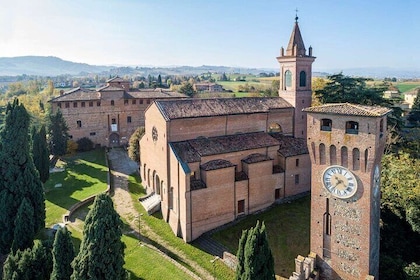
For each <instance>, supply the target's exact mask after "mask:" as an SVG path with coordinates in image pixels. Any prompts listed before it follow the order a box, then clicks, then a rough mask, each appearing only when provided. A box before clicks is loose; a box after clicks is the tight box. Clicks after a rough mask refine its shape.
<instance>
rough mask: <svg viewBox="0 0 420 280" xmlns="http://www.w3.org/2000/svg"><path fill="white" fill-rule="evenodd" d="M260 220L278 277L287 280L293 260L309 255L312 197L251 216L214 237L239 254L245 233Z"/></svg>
mask: <svg viewBox="0 0 420 280" xmlns="http://www.w3.org/2000/svg"><path fill="white" fill-rule="evenodd" d="M257 220H260V221H264V222H265V225H266V228H267V235H268V239H269V243H270V248H271V251H272V253H273V257H274V265H275V271H276V274H278V275H280V276H283V277H287V278H288V277H289V276H290V275H292V272H293V271H294V270H295V262H294V259H295V258H296V257H297V255H303V256H307V255H308V253H309V225H310V197H309V196H307V197H304V198H301V199H298V200H296V201H294V202H292V203H285V204H281V205H277V206H275V207H273V208H271V209H270V210H268V211H266V212H263V213H260V214H257V215H250V216H248V217H246V218H245V219H244V220H242V221H241V222H239V223H237V224H235V225H233V226H231V227H229V228H227V229H225V230H223V231H219V232H216V233H214V234H213V238H214V239H216V240H217V241H219V242H220V243H222V244H223V245H225V246H226V247H227V248H228V249H229V250H230V251H231V253H233V254H236V251H237V249H238V241H239V238H240V237H241V234H242V230H244V229H248V228H251V227H253V226H255V224H256V222H257Z"/></svg>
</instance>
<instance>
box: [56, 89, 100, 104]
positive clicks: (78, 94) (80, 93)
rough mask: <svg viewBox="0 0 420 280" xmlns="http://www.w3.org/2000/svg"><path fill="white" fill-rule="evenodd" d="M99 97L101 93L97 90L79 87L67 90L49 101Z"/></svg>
mask: <svg viewBox="0 0 420 280" xmlns="http://www.w3.org/2000/svg"><path fill="white" fill-rule="evenodd" d="M99 99H100V98H99V93H98V92H97V91H95V90H90V89H85V88H80V87H78V88H74V89H71V90H69V91H66V92H65V93H64V94H63V95H60V96H57V97H55V98H52V99H51V100H49V102H67V101H68V102H70V101H79V100H80V101H82V100H83V101H85V100H99Z"/></svg>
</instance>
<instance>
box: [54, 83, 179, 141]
mask: <svg viewBox="0 0 420 280" xmlns="http://www.w3.org/2000/svg"><path fill="white" fill-rule="evenodd" d="M185 97H186V96H185V95H183V94H180V93H177V92H172V91H170V90H165V89H144V90H136V91H132V90H130V83H129V81H125V80H123V79H121V78H119V77H116V78H112V79H109V80H108V81H107V84H106V85H105V86H103V87H101V88H99V89H97V90H91V89H85V88H80V87H78V88H75V89H72V90H70V91H67V92H64V93H61V94H60V96H58V97H55V98H53V99H51V100H50V101H49V102H50V103H51V110H52V113H55V112H57V110H60V111H61V113H62V114H63V117H64V119H65V120H66V123H67V126H68V128H69V132H68V133H69V135H70V138H71V139H73V140H74V141H77V140H78V139H81V138H83V137H87V138H89V139H91V140H92V141H93V143H95V144H97V145H101V146H105V147H116V146H120V145H126V144H127V143H128V140H129V138H130V136H131V135H132V134H133V132H134V131H135V130H136V129H137V128H138V127H139V126H144V111H145V110H146V108H147V107H148V106H149V105H150V104H151V103H153V101H154V100H158V99H174V98H175V99H178V98H185Z"/></svg>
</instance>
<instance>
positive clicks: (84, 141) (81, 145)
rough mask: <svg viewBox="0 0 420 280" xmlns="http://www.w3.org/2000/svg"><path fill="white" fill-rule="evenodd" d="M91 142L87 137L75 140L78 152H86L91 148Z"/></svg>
mask: <svg viewBox="0 0 420 280" xmlns="http://www.w3.org/2000/svg"><path fill="white" fill-rule="evenodd" d="M93 147H94V145H93V142H92V140H90V139H89V138H87V137H83V138H80V139H79V140H77V150H78V151H79V152H87V151H90V150H93Z"/></svg>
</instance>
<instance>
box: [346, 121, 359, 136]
mask: <svg viewBox="0 0 420 280" xmlns="http://www.w3.org/2000/svg"><path fill="white" fill-rule="evenodd" d="M346 133H347V134H359V123H358V122H353V121H348V122H346Z"/></svg>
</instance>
